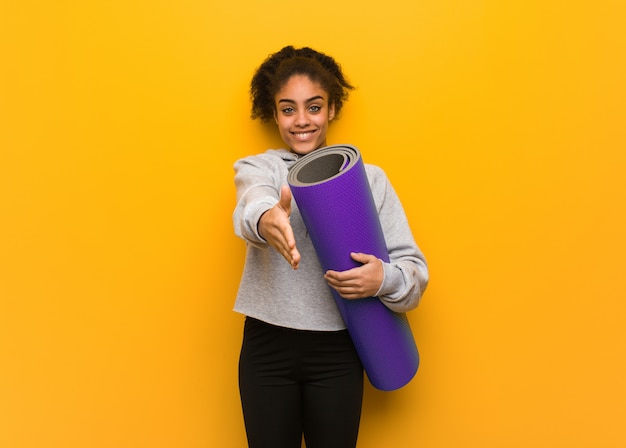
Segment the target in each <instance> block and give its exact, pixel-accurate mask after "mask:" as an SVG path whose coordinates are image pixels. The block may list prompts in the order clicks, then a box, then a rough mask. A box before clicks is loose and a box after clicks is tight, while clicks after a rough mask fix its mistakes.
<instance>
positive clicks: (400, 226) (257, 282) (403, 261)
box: [233, 149, 428, 331]
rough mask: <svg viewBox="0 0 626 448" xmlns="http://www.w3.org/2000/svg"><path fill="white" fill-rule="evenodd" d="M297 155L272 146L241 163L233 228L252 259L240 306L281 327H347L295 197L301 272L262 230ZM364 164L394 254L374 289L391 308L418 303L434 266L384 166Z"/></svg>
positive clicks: (293, 208) (237, 307)
mask: <svg viewBox="0 0 626 448" xmlns="http://www.w3.org/2000/svg"><path fill="white" fill-rule="evenodd" d="M299 157H300V156H299V155H297V154H295V153H292V152H290V151H288V150H285V149H280V150H273V149H270V150H268V151H266V152H265V153H262V154H259V155H254V156H249V157H245V158H243V159H240V160H238V161H237V162H236V163H235V166H234V168H235V186H236V187H237V205H236V207H235V211H234V213H233V223H234V227H235V234H236V235H237V236H239V237H241V238H242V239H244V240H245V241H246V262H245V265H244V269H243V274H242V277H241V283H240V285H239V291H238V293H237V298H236V301H235V307H234V310H235V311H236V312H239V313H242V314H245V315H247V316H251V317H254V318H256V319H259V320H262V321H265V322H267V323H270V324H273V325H278V326H282V327H288V328H295V329H301V330H321V331H335V330H341V329H344V328H345V324H344V322H343V320H342V318H341V314H340V313H339V309H338V308H337V305H336V303H335V299H334V297H333V295H332V293H331V290H330V287H329V286H328V284H327V283H326V281H325V280H324V272H323V270H322V267H321V265H320V263H319V261H318V259H317V255H316V254H315V249H314V248H313V244H312V243H311V240H310V239H309V237H308V233H307V231H306V228H305V226H304V223H303V221H302V217H301V215H300V212H299V210H298V207H297V205H296V203H295V201H292V204H291V217H290V222H291V226H292V228H293V232H294V235H295V239H296V247H297V248H298V251H299V252H300V255H301V261H300V267H299V268H298V269H297V270H293V269H292V268H291V266H290V265H289V263H287V261H285V259H284V258H283V257H282V256H281V255H280V254H279V253H278V252H277V251H276V250H274V249H273V248H272V247H271V246H269V244H268V243H267V242H266V241H265V240H264V239H263V238H262V237H261V236H260V235H259V232H258V228H257V224H258V222H259V219H260V217H261V215H262V214H263V213H265V212H266V211H267V210H269V209H270V208H272V207H273V206H274V205H276V204H277V203H278V199H279V195H280V188H281V186H282V185H285V184H287V173H288V169H289V167H290V166H291V165H293V164H294V163H295V162H296V161H297V160H298V158H299ZM365 170H366V173H367V177H368V180H369V184H370V187H371V190H372V194H373V196H374V202H375V204H376V208H377V210H378V215H379V219H380V222H381V225H382V229H383V233H384V235H385V242H386V244H387V250H388V251H389V258H390V262H389V263H383V271H384V278H383V282H382V284H381V286H380V289H379V291H378V293H377V294H376V295H377V296H378V298H379V299H380V300H381V301H382V302H383V303H384V304H385V305H386V306H387V307H388V308H390V309H391V310H393V311H396V312H405V311H408V310H411V309H413V308H415V307H416V306H417V305H418V303H419V301H420V299H421V297H422V293H423V292H424V290H425V289H426V285H427V284H428V268H427V266H426V261H425V259H424V256H423V255H422V252H421V251H420V249H419V248H418V247H417V245H416V244H415V241H414V239H413V235H412V234H411V229H410V228H409V224H408V222H407V219H406V215H405V213H404V210H403V208H402V204H401V203H400V200H399V199H398V196H397V195H396V193H395V191H394V190H393V188H392V186H391V184H390V183H389V180H388V179H387V176H386V175H385V173H384V171H383V170H382V169H381V168H379V167H377V166H374V165H368V164H366V165H365Z"/></svg>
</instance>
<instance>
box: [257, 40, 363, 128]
mask: <svg viewBox="0 0 626 448" xmlns="http://www.w3.org/2000/svg"><path fill="white" fill-rule="evenodd" d="M294 75H305V76H307V77H308V78H309V79H310V80H311V81H313V82H317V83H319V84H320V85H321V86H322V88H323V89H324V90H325V91H326V92H327V93H328V102H329V104H334V106H335V114H336V115H339V112H340V111H341V107H342V106H343V103H344V101H346V100H347V99H348V93H349V91H350V90H353V89H354V87H353V86H352V85H350V83H348V81H347V80H346V78H345V77H344V75H343V72H342V71H341V66H340V65H339V64H338V63H337V62H336V61H335V60H334V59H333V58H332V57H330V56H327V55H325V54H324V53H320V52H318V51H315V50H313V49H311V48H309V47H303V48H299V49H296V48H294V47H293V46H291V45H290V46H287V47H284V48H283V49H282V50H280V51H278V52H276V53H274V54H271V55H269V56H268V57H267V59H265V61H264V62H263V63H262V64H261V66H260V67H259V68H258V69H257V71H256V72H255V74H254V76H253V77H252V82H251V83H250V97H251V99H252V114H251V117H252V119H256V118H259V119H260V120H261V121H263V122H269V121H271V120H272V119H273V117H274V112H275V110H276V105H275V103H274V96H275V95H276V93H277V92H278V91H279V90H280V89H281V87H282V86H283V85H284V84H285V83H286V82H287V81H288V80H289V79H290V78H291V77H292V76H294Z"/></svg>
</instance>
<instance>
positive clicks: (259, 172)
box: [233, 156, 279, 247]
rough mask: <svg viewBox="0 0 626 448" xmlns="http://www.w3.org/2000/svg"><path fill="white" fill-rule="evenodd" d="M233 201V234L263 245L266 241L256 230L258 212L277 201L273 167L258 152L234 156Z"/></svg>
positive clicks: (257, 244)
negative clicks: (250, 154) (235, 158)
mask: <svg viewBox="0 0 626 448" xmlns="http://www.w3.org/2000/svg"><path fill="white" fill-rule="evenodd" d="M234 169H235V187H236V189H237V205H236V206H235V211H234V212H233V225H234V227H235V234H236V235H237V236H238V237H240V238H242V239H244V240H246V241H247V242H248V243H250V244H253V245H255V246H259V247H263V246H266V245H267V242H266V241H265V240H264V239H263V237H262V236H261V235H260V234H259V230H258V223H259V219H260V218H261V215H263V213H265V212H266V211H267V210H269V209H271V208H272V207H274V206H275V205H276V204H277V203H278V199H279V190H278V188H277V187H276V185H277V181H276V179H275V177H276V176H275V174H274V170H273V169H272V166H271V164H270V163H269V161H267V160H265V158H264V157H261V156H251V157H246V158H243V159H240V160H238V161H237V162H235V165H234Z"/></svg>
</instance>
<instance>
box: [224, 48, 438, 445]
mask: <svg viewBox="0 0 626 448" xmlns="http://www.w3.org/2000/svg"><path fill="white" fill-rule="evenodd" d="M352 89H353V87H352V86H351V85H350V84H349V83H348V81H347V80H346V79H345V77H344V75H343V73H342V70H341V67H340V66H339V64H337V63H336V61H335V60H334V59H333V58H331V57H330V56H327V55H325V54H323V53H320V52H317V51H315V50H312V49H310V48H300V49H296V48H294V47H291V46H288V47H285V48H283V49H282V50H280V51H279V52H277V53H274V54H272V55H270V56H269V57H268V58H267V59H266V60H265V61H264V62H263V63H262V64H261V66H260V67H259V68H258V70H257V71H256V73H255V74H254V76H253V78H252V82H251V89H250V92H251V97H252V118H259V119H261V120H262V121H264V122H271V121H274V122H275V123H276V125H277V127H278V132H279V133H280V136H281V138H282V140H283V142H284V143H285V146H286V148H285V149H279V150H268V151H266V152H264V153H262V154H259V155H254V156H250V157H246V158H243V159H241V160H239V161H237V162H236V163H235V185H236V187H237V206H236V208H235V211H234V214H233V222H234V226H235V233H236V234H237V235H238V236H239V237H241V238H243V239H244V240H245V241H246V243H247V252H246V263H245V266H244V270H243V274H242V279H241V284H240V287H239V292H238V294H237V299H236V302H235V311H237V312H240V313H242V314H244V315H246V321H245V326H244V340H243V345H242V349H241V356H240V362H239V387H240V394H241V401H242V408H243V414H244V421H245V424H246V433H247V436H248V443H249V446H250V447H252V448H282V447H284V448H296V447H297V448H299V447H300V446H301V442H302V436H303V435H304V438H305V441H306V446H307V448H333V447H337V448H348V447H354V446H356V441H357V435H358V429H359V421H360V415H361V403H362V396H363V368H362V365H361V363H360V361H359V358H358V356H357V354H356V351H355V349H354V346H353V344H352V341H351V340H350V336H349V334H348V332H347V330H346V326H345V324H344V322H343V320H342V318H341V315H340V313H339V310H338V308H337V306H336V304H335V301H334V299H333V296H332V293H331V290H330V288H334V289H335V290H336V291H337V292H338V293H339V294H340V295H341V296H342V297H343V298H345V299H350V300H358V299H361V298H365V297H371V296H378V297H379V298H380V300H381V301H382V302H383V303H384V304H385V305H386V306H387V307H389V308H390V309H392V310H393V311H396V312H405V311H408V310H410V309H413V308H415V307H416V306H417V305H418V303H419V300H420V298H421V296H422V293H423V291H424V289H425V288H426V285H427V283H428V270H427V267H426V262H425V260H424V257H423V255H422V253H421V251H420V250H419V248H418V247H417V245H416V244H415V242H414V240H413V236H412V234H411V231H410V228H409V226H408V223H407V220H406V216H405V214H404V211H403V209H402V205H401V204H400V201H399V200H398V197H397V196H396V194H395V192H394V191H393V188H392V187H391V185H390V183H389V181H388V179H387V177H386V175H385V174H384V172H383V171H382V170H381V169H380V168H378V167H376V166H373V165H366V172H367V175H368V180H369V183H370V187H371V189H372V194H373V196H374V202H375V203H376V207H377V210H378V213H379V218H380V221H381V225H382V228H383V232H384V234H385V241H386V243H387V249H388V251H389V257H390V262H389V263H385V262H383V261H381V260H380V259H378V258H376V257H375V256H373V255H371V254H361V253H354V254H352V257H353V259H354V260H355V261H357V262H358V263H360V266H358V267H356V268H354V269H350V270H348V271H344V272H336V271H327V272H323V271H322V268H321V266H320V263H319V261H318V259H317V257H316V255H315V251H314V248H313V245H312V243H311V241H310V239H309V238H308V234H307V231H306V228H305V226H304V223H303V222H302V218H301V216H300V213H299V211H298V209H297V206H296V204H295V203H294V202H292V196H291V193H290V190H289V187H288V186H287V172H288V169H289V167H290V166H291V165H293V163H295V162H296V161H297V160H298V159H299V158H300V157H302V156H304V155H306V154H309V153H311V152H312V151H315V150H317V149H319V148H322V147H324V146H326V133H327V130H328V126H329V124H330V122H332V121H333V120H335V119H336V118H337V116H338V115H339V113H340V111H341V108H342V106H343V103H344V101H345V100H346V99H347V97H348V92H349V91H350V90H352ZM329 287H330V288H329Z"/></svg>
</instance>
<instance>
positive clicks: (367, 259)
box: [350, 252, 377, 264]
mask: <svg viewBox="0 0 626 448" xmlns="http://www.w3.org/2000/svg"><path fill="white" fill-rule="evenodd" d="M350 256H351V257H352V259H353V260H354V261H356V262H357V263H361V264H367V263H371V262H373V261H375V260H377V258H376V257H375V256H374V255H370V254H363V253H361V252H352V253H351V254H350Z"/></svg>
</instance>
